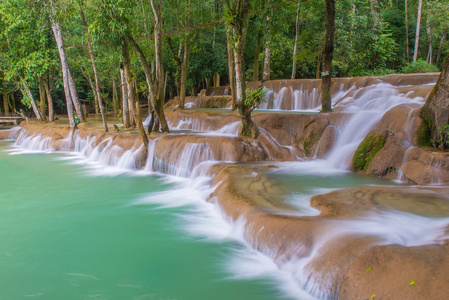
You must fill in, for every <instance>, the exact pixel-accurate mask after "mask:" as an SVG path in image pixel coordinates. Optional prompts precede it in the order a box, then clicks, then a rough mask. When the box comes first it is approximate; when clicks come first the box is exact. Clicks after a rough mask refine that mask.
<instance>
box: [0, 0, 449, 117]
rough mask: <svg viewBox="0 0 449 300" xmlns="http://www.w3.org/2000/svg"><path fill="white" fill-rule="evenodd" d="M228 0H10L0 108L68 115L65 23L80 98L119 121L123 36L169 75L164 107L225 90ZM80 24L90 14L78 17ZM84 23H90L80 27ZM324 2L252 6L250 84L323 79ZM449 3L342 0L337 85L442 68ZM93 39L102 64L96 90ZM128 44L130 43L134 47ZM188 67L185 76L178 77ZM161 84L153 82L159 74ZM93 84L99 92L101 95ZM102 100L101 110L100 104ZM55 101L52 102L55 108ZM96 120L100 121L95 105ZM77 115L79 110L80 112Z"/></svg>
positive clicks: (1, 17)
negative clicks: (183, 97)
mask: <svg viewBox="0 0 449 300" xmlns="http://www.w3.org/2000/svg"><path fill="white" fill-rule="evenodd" d="M226 2H227V1H226V0H221V1H220V0H206V1H193V0H180V1H178V0H161V1H154V0H151V1H150V0H130V1H128V0H117V1H110V0H84V1H83V0H81V1H79V0H58V1H56V0H32V1H30V0H3V1H2V2H1V3H0V80H1V90H2V95H3V96H2V105H0V111H1V112H4V113H8V112H11V111H14V110H17V111H19V110H22V111H23V112H27V111H28V112H30V111H31V109H32V107H31V101H30V99H31V98H35V99H36V103H37V104H38V107H37V109H38V110H40V113H41V115H42V118H45V115H46V112H47V111H48V109H49V108H48V107H46V103H47V101H46V97H47V98H48V97H51V99H52V102H53V103H54V111H55V113H57V114H66V113H67V108H66V104H65V103H66V101H65V97H66V95H65V94H64V82H63V73H64V72H63V70H62V69H61V61H60V56H59V53H58V47H57V44H56V40H55V36H54V32H53V29H54V24H55V23H57V24H58V25H60V29H61V33H62V37H63V41H64V45H65V46H64V49H65V52H66V57H67V63H68V65H69V66H70V72H71V76H72V78H73V82H74V85H75V87H76V92H77V94H78V96H79V99H81V100H84V101H86V102H90V103H92V104H94V103H95V104H97V103H98V99H102V101H103V102H104V104H105V110H106V111H113V112H114V114H116V115H120V114H122V107H121V106H120V100H119V99H120V93H121V87H122V86H123V80H122V79H121V75H120V67H121V65H122V60H123V59H122V58H123V52H122V41H121V40H120V37H121V36H124V35H126V36H128V37H130V38H132V39H133V40H134V41H135V42H136V44H138V45H139V48H140V49H141V50H142V52H143V53H144V54H145V56H146V57H147V59H148V64H149V66H150V68H151V71H152V72H154V69H155V68H156V69H157V70H163V73H162V74H161V77H160V78H159V81H163V82H164V83H163V85H161V86H163V92H161V94H162V95H163V96H161V97H163V98H164V99H165V100H167V99H172V98H173V97H175V96H177V95H179V93H180V90H181V85H182V80H181V77H185V78H186V82H185V83H184V84H185V85H186V90H187V95H197V94H198V92H199V91H200V90H201V89H203V88H206V87H209V86H218V85H227V84H228V83H229V70H228V38H227V30H226V25H225V23H226V22H225V19H226V9H225V5H226ZM154 3H156V5H160V6H159V9H160V15H161V19H162V22H160V23H159V25H161V36H162V39H161V44H160V47H161V50H162V51H160V53H161V62H162V66H163V68H157V66H156V64H157V62H156V61H157V57H158V55H157V52H158V51H157V50H156V48H157V47H158V46H157V45H156V46H155V42H154V35H153V34H154V31H155V24H157V22H155V19H156V18H157V15H156V14H154V13H153V10H154V7H153V6H152V5H154ZM83 17H84V18H83ZM83 19H84V20H83ZM325 24H326V6H325V1H324V0H318V1H296V0H252V1H250V13H249V23H248V35H247V40H246V43H245V47H244V58H245V59H244V62H245V66H244V72H245V75H246V80H247V81H252V80H261V79H263V80H273V79H285V78H320V74H321V71H322V63H323V62H322V53H323V48H324V42H325ZM448 32H449V1H447V0H424V1H423V0H400V1H399V0H397V1H396V0H389V1H384V0H361V1H360V0H341V1H340V0H339V1H336V2H335V50H334V58H333V67H332V69H333V73H332V76H335V77H348V76H349V77H351V76H366V75H386V74H393V73H415V72H438V71H439V70H441V68H442V67H443V64H444V60H445V58H446V57H447V56H448V55H449V41H448V39H447V34H448ZM88 42H90V43H91V45H92V47H91V48H92V52H93V53H92V54H93V55H94V57H95V64H96V73H97V77H98V79H97V80H98V85H96V82H95V81H96V80H95V74H94V69H93V68H92V63H91V56H90V55H89V47H88ZM131 45H132V42H131ZM129 55H130V66H131V68H130V72H131V73H132V75H133V78H135V79H134V80H135V83H134V85H135V87H136V91H137V94H138V97H139V98H140V99H142V100H141V102H142V101H146V100H143V99H148V98H149V97H150V95H149V91H148V81H147V78H146V74H145V67H144V66H143V64H142V63H141V60H140V57H139V53H138V52H136V51H130V53H129ZM184 64H186V70H187V71H186V72H187V75H186V76H181V75H182V72H183V65H184ZM152 76H154V78H155V79H157V76H158V75H157V74H156V75H154V74H153V75H152ZM97 87H98V88H97ZM102 101H100V103H101V102H102ZM48 103H49V102H48ZM93 107H95V113H99V109H100V108H99V106H98V105H93ZM75 109H76V107H75Z"/></svg>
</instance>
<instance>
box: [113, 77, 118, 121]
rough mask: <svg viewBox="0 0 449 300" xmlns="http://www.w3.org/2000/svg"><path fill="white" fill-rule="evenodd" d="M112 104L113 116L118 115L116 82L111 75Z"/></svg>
mask: <svg viewBox="0 0 449 300" xmlns="http://www.w3.org/2000/svg"><path fill="white" fill-rule="evenodd" d="M112 103H113V105H114V115H118V111H119V109H120V103H119V101H118V93H117V82H116V81H115V75H112Z"/></svg>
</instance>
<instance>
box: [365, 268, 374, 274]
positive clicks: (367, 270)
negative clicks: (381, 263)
mask: <svg viewBox="0 0 449 300" xmlns="http://www.w3.org/2000/svg"><path fill="white" fill-rule="evenodd" d="M372 269H373V267H369V268H368V269H366V271H365V272H366V273H368V272H369V271H371V270H372Z"/></svg>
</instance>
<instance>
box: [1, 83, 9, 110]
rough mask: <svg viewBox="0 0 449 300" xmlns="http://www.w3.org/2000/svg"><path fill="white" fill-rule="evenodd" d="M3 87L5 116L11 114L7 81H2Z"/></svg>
mask: <svg viewBox="0 0 449 300" xmlns="http://www.w3.org/2000/svg"><path fill="white" fill-rule="evenodd" d="M2 85H3V109H4V112H5V115H8V114H9V105H8V91H7V90H6V84H5V81H4V80H3V81H2Z"/></svg>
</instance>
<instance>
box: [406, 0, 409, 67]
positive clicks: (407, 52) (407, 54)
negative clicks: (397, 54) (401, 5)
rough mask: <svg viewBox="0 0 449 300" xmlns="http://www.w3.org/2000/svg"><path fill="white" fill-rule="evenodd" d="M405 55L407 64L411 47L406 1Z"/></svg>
mask: <svg viewBox="0 0 449 300" xmlns="http://www.w3.org/2000/svg"><path fill="white" fill-rule="evenodd" d="M405 55H406V57H407V62H410V47H409V41H408V4H407V0H405Z"/></svg>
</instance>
